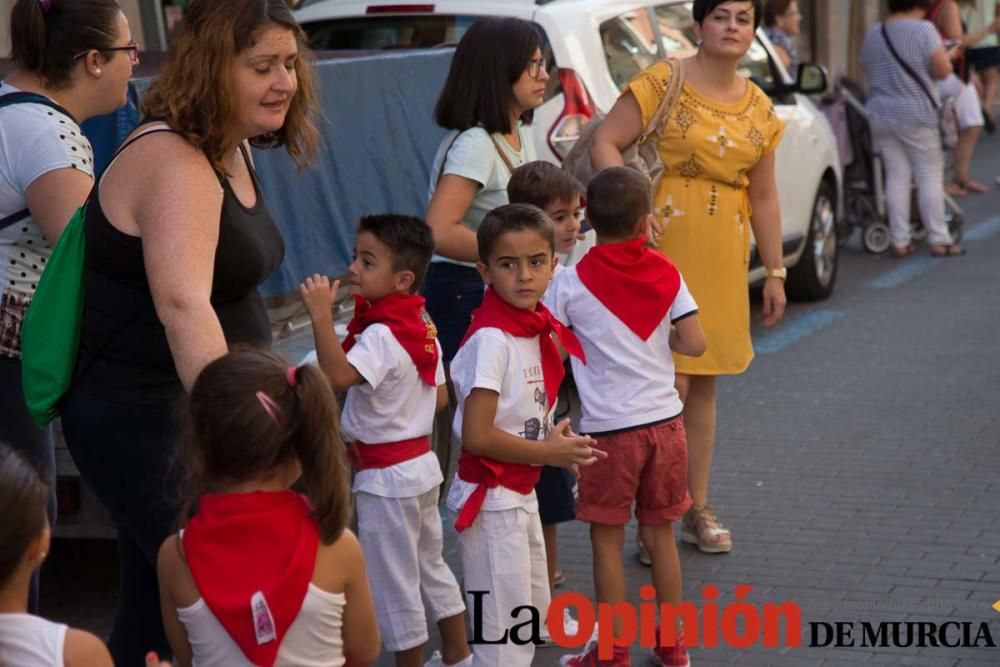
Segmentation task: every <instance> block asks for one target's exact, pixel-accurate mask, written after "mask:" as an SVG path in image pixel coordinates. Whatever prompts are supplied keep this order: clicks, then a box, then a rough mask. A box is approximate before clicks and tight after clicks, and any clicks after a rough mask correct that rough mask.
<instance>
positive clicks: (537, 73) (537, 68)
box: [528, 58, 548, 79]
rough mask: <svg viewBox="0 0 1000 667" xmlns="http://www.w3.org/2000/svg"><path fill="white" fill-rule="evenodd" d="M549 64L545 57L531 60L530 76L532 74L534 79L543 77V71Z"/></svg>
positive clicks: (529, 63)
mask: <svg viewBox="0 0 1000 667" xmlns="http://www.w3.org/2000/svg"><path fill="white" fill-rule="evenodd" d="M547 65H548V63H547V62H546V61H545V58H539V59H538V60H529V61H528V76H530V77H531V78H532V79H540V78H542V72H545V71H547V70H548V67H547Z"/></svg>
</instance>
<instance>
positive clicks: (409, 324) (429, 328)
mask: <svg viewBox="0 0 1000 667" xmlns="http://www.w3.org/2000/svg"><path fill="white" fill-rule="evenodd" d="M372 324H384V325H385V326H387V327H389V331H391V332H392V335H393V336H395V337H396V340H397V341H399V344H400V345H402V346H403V349H404V350H406V353H407V354H409V355H410V359H412V360H413V364H414V365H415V366H416V367H417V373H418V374H419V375H420V379H422V380H423V381H424V382H426V383H427V384H428V385H430V386H432V387H434V386H437V383H436V382H435V381H434V376H435V375H436V373H437V363H438V351H437V345H435V341H436V340H437V327H435V326H434V322H433V321H431V318H430V315H428V314H427V309H426V308H424V297H422V296H417V295H416V294H390V295H388V296H384V297H382V298H381V299H379V300H378V301H376V302H375V303H369V302H368V301H366V300H365V299H364V298H362V297H360V296H355V297H354V318H353V319H352V320H351V321H350V323H349V324H348V325H347V338H345V339H344V352H350V350H351V348H352V347H354V343H355V342H356V341H357V336H358V334H360V333H361V332H362V331H364V330H365V329H367V328H368V327H369V326H370V325H372Z"/></svg>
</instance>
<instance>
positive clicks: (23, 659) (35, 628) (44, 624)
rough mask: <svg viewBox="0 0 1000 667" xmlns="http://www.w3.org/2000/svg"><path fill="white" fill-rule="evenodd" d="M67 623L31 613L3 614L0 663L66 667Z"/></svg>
mask: <svg viewBox="0 0 1000 667" xmlns="http://www.w3.org/2000/svg"><path fill="white" fill-rule="evenodd" d="M65 642H66V626H65V625H63V624H62V623H53V622H52V621H46V620H45V619H44V618H39V617H38V616H32V615H31V614H0V665H5V666H6V665H17V667H63V645H64V644H65Z"/></svg>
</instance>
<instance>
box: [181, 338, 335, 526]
mask: <svg viewBox="0 0 1000 667" xmlns="http://www.w3.org/2000/svg"><path fill="white" fill-rule="evenodd" d="M258 394H260V397H258ZM266 404H269V405H270V409H269V407H268V405H266ZM272 413H273V416H272ZM184 422H185V426H184V435H183V438H182V440H181V448H180V452H179V453H180V456H181V459H180V462H181V466H182V467H183V470H184V474H183V476H184V483H183V484H182V487H183V492H184V497H183V499H184V508H183V511H182V512H181V521H186V520H187V519H189V518H190V517H191V515H192V510H193V509H194V506H195V504H196V503H197V501H198V499H199V498H200V497H201V496H202V495H204V494H205V493H210V492H213V491H214V490H216V488H217V486H218V485H219V484H222V483H227V484H232V483H239V482H245V481H249V480H253V479H257V478H261V477H265V476H267V475H268V473H270V472H271V471H273V470H275V468H277V467H278V466H281V465H283V464H285V463H288V462H289V461H291V460H292V459H293V457H294V458H298V460H299V464H300V465H301V467H302V481H303V483H304V486H305V491H306V496H308V498H309V503H310V505H311V506H312V511H313V516H314V517H315V519H316V522H317V524H318V525H319V534H320V540H322V542H323V543H324V544H330V543H332V542H333V541H334V540H336V539H337V538H338V537H339V536H340V534H341V532H342V531H343V529H344V526H345V525H347V519H348V514H349V511H350V488H349V487H348V483H347V467H346V463H345V460H344V443H343V441H342V440H341V438H340V432H339V426H338V422H337V403H336V399H335V398H334V395H333V390H332V389H331V388H330V383H329V382H328V381H327V379H326V376H324V375H323V372H322V371H320V370H319V368H316V367H315V366H311V365H308V364H307V365H303V366H299V367H297V368H296V367H293V366H289V364H288V362H287V361H285V360H284V359H282V358H281V357H279V356H277V355H276V354H273V353H272V352H269V351H267V350H261V349H255V348H238V349H236V350H234V351H232V352H230V353H229V354H227V355H225V356H224V357H220V358H219V359H216V360H215V361H213V362H212V363H210V364H208V365H207V366H206V367H205V369H204V370H202V372H201V374H200V375H199V376H198V379H197V380H195V383H194V386H193V387H192V388H191V394H190V396H189V397H188V400H187V411H186V415H185V419H184Z"/></svg>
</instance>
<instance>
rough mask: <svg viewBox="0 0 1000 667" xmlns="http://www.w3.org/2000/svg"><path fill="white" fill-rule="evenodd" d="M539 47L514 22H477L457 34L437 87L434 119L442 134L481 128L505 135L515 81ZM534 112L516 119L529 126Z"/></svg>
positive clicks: (531, 33)
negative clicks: (459, 36)
mask: <svg viewBox="0 0 1000 667" xmlns="http://www.w3.org/2000/svg"><path fill="white" fill-rule="evenodd" d="M540 45H541V40H540V39H539V36H538V31H537V30H535V27H534V26H533V25H532V24H531V23H530V22H528V21H523V20H521V19H516V18H486V19H480V20H479V21H476V22H475V23H473V24H472V26H471V27H470V28H469V29H468V30H467V31H466V33H465V34H464V35H463V36H462V39H461V40H460V41H459V43H458V48H456V49H455V56H454V57H453V58H452V60H451V69H449V70H448V78H447V80H445V82H444V88H442V89H441V95H440V96H439V97H438V101H437V105H436V106H435V107H434V120H435V121H437V124H438V125H440V126H441V127H443V128H445V129H446V130H460V131H463V130H467V129H469V128H470V127H475V126H476V125H482V126H483V127H484V128H485V129H486V131H487V132H490V133H496V132H500V133H503V134H506V133H507V132H510V131H511V130H512V129H514V128H512V127H511V126H510V107H511V103H512V102H513V101H514V90H513V86H514V83H516V82H517V80H518V79H520V78H521V75H522V74H523V73H524V70H525V68H527V67H528V62H529V61H530V60H531V58H532V56H534V55H535V50H536V49H538V48H539V47H540ZM533 116H534V112H533V111H530V110H529V111H526V112H524V114H523V115H522V116H521V121H522V122H524V123H530V122H531V120H532V117H533Z"/></svg>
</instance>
